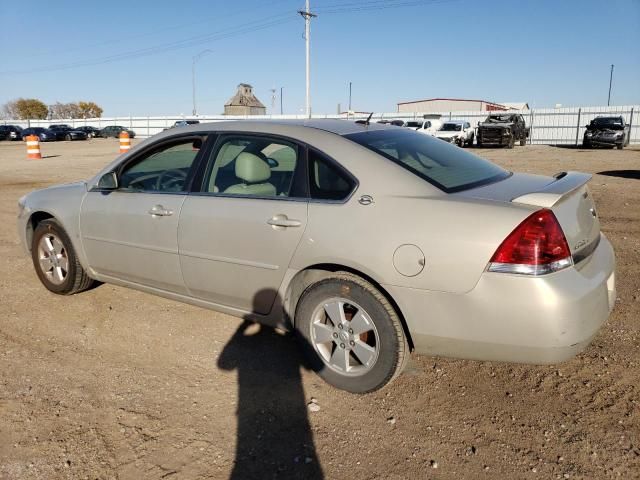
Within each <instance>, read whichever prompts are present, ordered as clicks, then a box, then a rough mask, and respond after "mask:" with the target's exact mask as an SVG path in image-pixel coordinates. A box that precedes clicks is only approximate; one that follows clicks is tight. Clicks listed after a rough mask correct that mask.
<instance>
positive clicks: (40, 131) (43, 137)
mask: <svg viewBox="0 0 640 480" xmlns="http://www.w3.org/2000/svg"><path fill="white" fill-rule="evenodd" d="M21 134H22V140H25V141H26V140H27V137H28V136H29V135H35V136H36V137H38V139H39V140H40V141H41V142H55V141H56V140H57V134H56V132H54V131H53V130H49V129H48V128H44V127H30V128H23V129H22V132H21Z"/></svg>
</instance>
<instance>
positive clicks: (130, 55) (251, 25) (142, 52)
mask: <svg viewBox="0 0 640 480" xmlns="http://www.w3.org/2000/svg"><path fill="white" fill-rule="evenodd" d="M296 18H297V17H296V15H293V14H291V13H289V14H286V15H275V16H271V17H266V18H265V19H262V20H254V21H252V22H247V23H246V24H241V25H238V26H236V27H231V28H227V29H223V30H220V31H218V32H214V33H210V34H206V35H198V36H195V37H191V38H187V39H183V40H179V41H175V42H170V43H166V44H162V45H157V46H154V47H148V48H143V49H139V50H132V51H130V52H121V53H118V54H117V55H109V56H106V57H100V58H95V59H91V60H82V61H78V62H73V63H67V64H58V65H49V66H44V67H39V68H33V69H28V70H13V71H11V70H9V71H0V75H17V74H27V73H38V72H50V71H55V70H68V69H72V68H78V67H88V66H96V65H103V64H107V63H113V62H118V61H122V60H129V59H134V58H140V57H145V56H149V55H157V54H159V53H165V52H169V51H172V50H178V49H182V48H188V47H193V46H196V45H201V44H203V43H211V42H216V41H219V40H223V39H226V38H230V37H234V36H238V35H243V34H245V33H252V32H255V31H259V30H264V29H266V28H270V27H273V26H276V25H281V24H283V23H287V22H290V21H293V20H294V19H296ZM265 20H267V21H265Z"/></svg>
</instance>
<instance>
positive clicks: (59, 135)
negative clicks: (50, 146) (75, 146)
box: [49, 124, 87, 142]
mask: <svg viewBox="0 0 640 480" xmlns="http://www.w3.org/2000/svg"><path fill="white" fill-rule="evenodd" d="M49 130H50V131H51V132H53V133H55V136H56V140H66V141H67V142H70V141H72V140H86V139H87V134H86V133H85V132H83V131H82V130H76V129H73V128H72V127H70V126H69V125H66V124H53V125H49Z"/></svg>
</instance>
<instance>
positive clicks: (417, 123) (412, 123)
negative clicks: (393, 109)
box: [405, 122, 422, 128]
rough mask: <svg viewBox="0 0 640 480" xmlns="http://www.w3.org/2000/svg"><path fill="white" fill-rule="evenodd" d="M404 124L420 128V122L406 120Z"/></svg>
mask: <svg viewBox="0 0 640 480" xmlns="http://www.w3.org/2000/svg"><path fill="white" fill-rule="evenodd" d="M405 126H406V127H409V128H421V127H422V122H407V123H406V125H405Z"/></svg>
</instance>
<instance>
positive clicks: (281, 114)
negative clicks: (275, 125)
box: [280, 87, 283, 115]
mask: <svg viewBox="0 0 640 480" xmlns="http://www.w3.org/2000/svg"><path fill="white" fill-rule="evenodd" d="M282 88H283V87H280V115H282Z"/></svg>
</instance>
